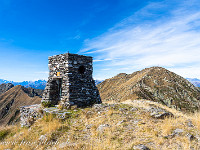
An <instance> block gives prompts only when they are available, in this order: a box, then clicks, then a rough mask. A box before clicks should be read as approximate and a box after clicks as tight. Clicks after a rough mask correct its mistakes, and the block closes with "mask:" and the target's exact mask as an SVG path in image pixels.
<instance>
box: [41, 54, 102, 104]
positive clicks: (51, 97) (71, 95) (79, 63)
mask: <svg viewBox="0 0 200 150" xmlns="http://www.w3.org/2000/svg"><path fill="white" fill-rule="evenodd" d="M48 66H49V78H48V82H47V85H46V88H45V91H44V94H43V97H42V102H48V103H51V104H53V105H57V104H61V105H69V104H70V105H77V106H89V105H93V104H95V103H101V98H100V96H99V92H98V89H97V88H96V86H95V82H94V80H93V78H92V72H93V68H92V57H89V56H83V55H77V54H70V53H66V54H60V55H56V56H51V57H49V65H48Z"/></svg>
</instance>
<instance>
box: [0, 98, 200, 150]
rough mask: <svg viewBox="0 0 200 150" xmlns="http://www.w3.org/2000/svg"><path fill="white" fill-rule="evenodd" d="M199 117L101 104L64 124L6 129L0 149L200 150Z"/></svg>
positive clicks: (146, 106)
mask: <svg viewBox="0 0 200 150" xmlns="http://www.w3.org/2000/svg"><path fill="white" fill-rule="evenodd" d="M161 116H165V117H161ZM199 116H200V114H199V113H196V114H193V115H186V114H183V113H182V112H179V111H177V110H175V109H171V108H168V107H166V106H163V105H161V104H159V103H157V102H152V101H146V100H135V101H131V100H128V101H124V102H123V104H122V103H121V104H120V103H119V104H117V103H116V104H115V103H113V104H96V105H94V106H93V107H92V108H85V109H72V110H68V113H66V116H65V119H64V120H63V119H60V120H59V119H58V118H56V117H54V116H53V115H48V114H47V115H44V117H43V118H42V119H39V120H38V121H36V122H35V123H34V124H33V125H32V126H31V127H30V128H20V127H19V126H16V125H15V126H8V127H1V128H0V139H1V141H2V142H1V143H2V144H0V149H22V150H27V149H49V150H50V149H51V150H53V149H58V150H80V149H88V150H89V149H93V150H122V149H123V150H132V149H134V150H149V149H151V150H158V149H162V150H167V149H173V150H175V149H180V150H198V149H200V144H199V141H200V121H199ZM142 148H143V149H142Z"/></svg>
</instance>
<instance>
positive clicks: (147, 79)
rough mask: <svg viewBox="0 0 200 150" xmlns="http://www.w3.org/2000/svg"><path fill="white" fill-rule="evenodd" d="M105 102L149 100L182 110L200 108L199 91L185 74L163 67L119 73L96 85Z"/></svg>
mask: <svg viewBox="0 0 200 150" xmlns="http://www.w3.org/2000/svg"><path fill="white" fill-rule="evenodd" d="M97 87H98V89H99V92H100V96H101V99H102V101H118V102H119V101H124V100H128V99H147V100H152V101H155V102H159V103H161V104H164V105H167V106H168V107H171V108H176V109H177V110H183V111H195V110H198V109H199V107H200V91H199V89H198V88H197V87H195V86H194V85H193V84H191V83H190V82H189V81H188V80H186V79H184V78H183V77H181V76H179V75H177V74H175V73H173V72H170V71H169V70H167V69H165V68H162V67H151V68H146V69H143V70H142V71H137V72H134V73H132V74H125V73H120V74H118V75H117V76H115V77H113V78H110V79H107V80H105V81H103V82H102V83H100V84H98V85H97Z"/></svg>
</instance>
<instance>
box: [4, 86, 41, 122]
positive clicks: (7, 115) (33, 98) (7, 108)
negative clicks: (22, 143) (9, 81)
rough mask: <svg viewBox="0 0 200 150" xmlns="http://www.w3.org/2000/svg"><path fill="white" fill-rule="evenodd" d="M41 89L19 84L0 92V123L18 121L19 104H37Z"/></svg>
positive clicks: (39, 99)
mask: <svg viewBox="0 0 200 150" xmlns="http://www.w3.org/2000/svg"><path fill="white" fill-rule="evenodd" d="M41 96H42V90H38V89H33V88H25V87H23V86H21V85H16V86H13V87H12V88H10V89H8V90H7V91H4V93H2V94H0V125H7V124H15V123H16V122H18V121H19V118H20V111H19V108H20V107H21V106H26V105H33V104H39V103H40V101H41Z"/></svg>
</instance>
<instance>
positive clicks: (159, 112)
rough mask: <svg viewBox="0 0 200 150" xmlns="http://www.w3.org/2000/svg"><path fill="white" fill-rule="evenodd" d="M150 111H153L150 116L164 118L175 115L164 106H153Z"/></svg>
mask: <svg viewBox="0 0 200 150" xmlns="http://www.w3.org/2000/svg"><path fill="white" fill-rule="evenodd" d="M148 111H149V112H151V113H150V116H151V117H153V118H156V119H164V118H166V117H173V116H174V115H173V114H172V113H171V112H168V111H166V110H165V109H162V108H155V107H151V108H150V109H149V110H148Z"/></svg>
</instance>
